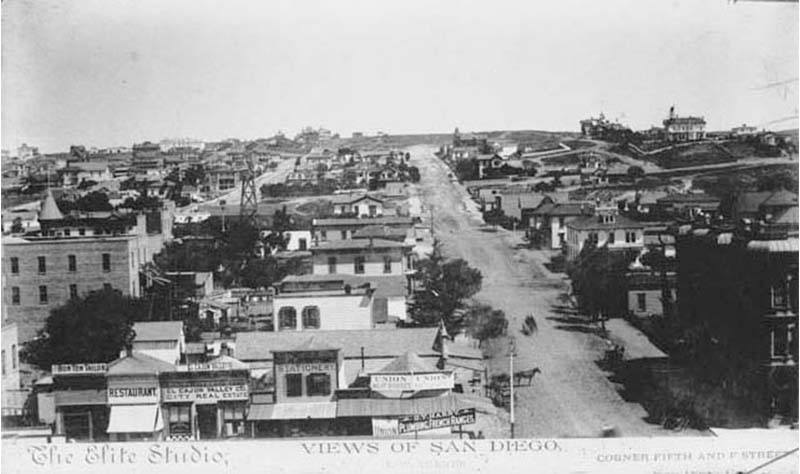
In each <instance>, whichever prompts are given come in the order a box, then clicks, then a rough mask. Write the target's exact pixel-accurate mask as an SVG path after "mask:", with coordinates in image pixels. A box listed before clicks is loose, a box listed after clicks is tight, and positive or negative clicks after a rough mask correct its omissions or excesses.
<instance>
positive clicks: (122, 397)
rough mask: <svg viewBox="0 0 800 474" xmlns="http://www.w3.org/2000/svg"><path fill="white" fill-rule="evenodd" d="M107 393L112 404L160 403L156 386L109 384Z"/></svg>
mask: <svg viewBox="0 0 800 474" xmlns="http://www.w3.org/2000/svg"><path fill="white" fill-rule="evenodd" d="M107 393H108V403H110V404H132V403H158V399H159V393H158V387H157V386H155V385H133V384H129V385H124V384H114V385H112V384H110V383H109V386H108V389H107Z"/></svg>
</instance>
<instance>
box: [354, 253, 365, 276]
mask: <svg viewBox="0 0 800 474" xmlns="http://www.w3.org/2000/svg"><path fill="white" fill-rule="evenodd" d="M354 266H355V272H356V273H364V257H356V261H355V265H354Z"/></svg>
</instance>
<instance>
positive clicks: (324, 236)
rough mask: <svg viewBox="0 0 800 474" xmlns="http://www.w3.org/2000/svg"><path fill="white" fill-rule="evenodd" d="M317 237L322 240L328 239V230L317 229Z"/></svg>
mask: <svg viewBox="0 0 800 474" xmlns="http://www.w3.org/2000/svg"><path fill="white" fill-rule="evenodd" d="M319 238H320V239H322V240H327V239H328V231H325V230H321V231H319Z"/></svg>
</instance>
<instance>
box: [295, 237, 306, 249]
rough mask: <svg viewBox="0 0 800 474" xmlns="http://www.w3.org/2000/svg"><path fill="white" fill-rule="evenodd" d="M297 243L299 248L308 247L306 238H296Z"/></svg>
mask: <svg viewBox="0 0 800 474" xmlns="http://www.w3.org/2000/svg"><path fill="white" fill-rule="evenodd" d="M297 245H298V248H299V249H300V250H306V249H307V248H308V242H306V239H300V240H298V244H297Z"/></svg>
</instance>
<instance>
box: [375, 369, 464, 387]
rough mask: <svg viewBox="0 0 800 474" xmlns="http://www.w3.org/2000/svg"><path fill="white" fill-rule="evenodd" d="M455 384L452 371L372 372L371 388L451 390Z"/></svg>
mask: <svg viewBox="0 0 800 474" xmlns="http://www.w3.org/2000/svg"><path fill="white" fill-rule="evenodd" d="M454 385H455V379H454V378H453V373H452V372H431V373H428V374H372V375H370V377H369V388H371V389H372V390H378V391H391V390H400V391H403V390H449V389H451V388H453V386H454Z"/></svg>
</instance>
